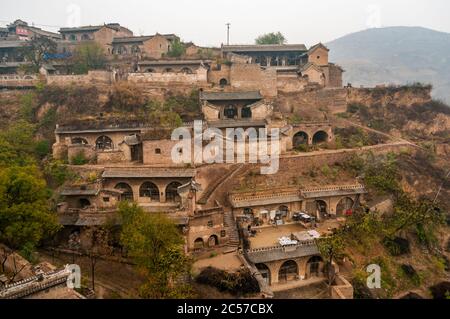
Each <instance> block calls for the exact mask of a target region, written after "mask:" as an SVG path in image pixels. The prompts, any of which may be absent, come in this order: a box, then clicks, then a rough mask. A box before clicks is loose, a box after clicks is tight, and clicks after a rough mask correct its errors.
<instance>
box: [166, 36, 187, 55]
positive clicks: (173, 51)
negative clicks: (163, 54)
mask: <svg viewBox="0 0 450 319" xmlns="http://www.w3.org/2000/svg"><path fill="white" fill-rule="evenodd" d="M185 52H186V48H185V47H184V44H183V43H181V41H180V40H179V39H175V40H174V41H172V44H171V47H170V50H169V52H167V56H169V57H172V58H178V57H180V56H182V55H184V53H185Z"/></svg>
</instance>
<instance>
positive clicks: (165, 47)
mask: <svg viewBox="0 0 450 319" xmlns="http://www.w3.org/2000/svg"><path fill="white" fill-rule="evenodd" d="M175 40H179V37H177V36H176V35H174V34H158V33H157V34H155V35H151V36H124V37H115V38H114V39H113V40H112V43H111V49H110V51H109V52H110V53H111V54H113V55H114V56H117V57H122V58H130V57H135V58H139V59H146V58H149V59H161V58H162V57H163V56H164V55H166V54H167V52H169V51H170V49H171V47H172V43H173V41H175Z"/></svg>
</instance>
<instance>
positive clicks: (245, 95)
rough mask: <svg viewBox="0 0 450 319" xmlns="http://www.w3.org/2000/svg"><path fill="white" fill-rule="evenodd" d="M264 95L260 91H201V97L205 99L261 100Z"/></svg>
mask: <svg viewBox="0 0 450 319" xmlns="http://www.w3.org/2000/svg"><path fill="white" fill-rule="evenodd" d="M262 98H263V97H262V95H261V94H260V93H259V91H248V92H201V94H200V99H201V100H205V101H229V100H261V99H262Z"/></svg>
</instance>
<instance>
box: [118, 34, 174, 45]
mask: <svg viewBox="0 0 450 319" xmlns="http://www.w3.org/2000/svg"><path fill="white" fill-rule="evenodd" d="M158 35H159V36H162V37H164V38H166V39H167V40H169V41H171V40H174V39H177V38H178V37H177V36H176V35H175V34H158V33H157V34H155V35H143V36H135V37H117V38H114V39H113V41H112V43H113V44H118V43H137V42H144V41H147V40H150V39H152V38H154V37H155V36H158Z"/></svg>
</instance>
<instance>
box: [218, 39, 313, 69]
mask: <svg viewBox="0 0 450 319" xmlns="http://www.w3.org/2000/svg"><path fill="white" fill-rule="evenodd" d="M307 51H308V50H307V48H306V46H305V45H304V44H279V45H278V44H276V45H275V44H274V45H272V44H270V45H223V46H222V53H223V56H224V58H227V57H228V56H229V54H230V53H234V54H238V55H244V56H247V57H249V58H250V59H249V63H255V64H260V65H261V66H266V67H271V66H273V67H278V66H293V65H302V64H305V63H306V60H307Z"/></svg>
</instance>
